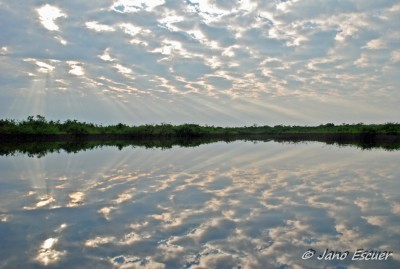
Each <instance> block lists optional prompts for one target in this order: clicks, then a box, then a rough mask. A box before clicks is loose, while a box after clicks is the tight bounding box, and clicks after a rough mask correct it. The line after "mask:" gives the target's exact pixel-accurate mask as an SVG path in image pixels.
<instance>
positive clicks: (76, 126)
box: [0, 115, 400, 138]
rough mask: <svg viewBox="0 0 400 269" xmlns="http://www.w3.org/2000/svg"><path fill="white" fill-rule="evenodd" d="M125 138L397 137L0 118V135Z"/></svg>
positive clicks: (371, 129) (391, 131) (369, 130)
mask: <svg viewBox="0 0 400 269" xmlns="http://www.w3.org/2000/svg"><path fill="white" fill-rule="evenodd" d="M96 134H110V135H112V134H113V135H128V136H131V137H177V138H179V137H180V138H196V137H206V136H231V135H263V134H270V135H278V134H369V135H374V134H388V135H398V134H400V124H399V123H385V124H369V125H366V124H363V123H358V124H341V125H335V124H333V123H327V124H321V125H319V126H295V125H293V126H290V125H288V126H285V125H275V126H273V127H271V126H267V125H266V126H257V125H256V124H254V125H253V126H250V127H246V126H245V127H225V128H223V127H215V126H200V125H197V124H182V125H172V124H165V123H162V124H156V125H149V124H146V125H140V126H128V125H125V124H122V123H119V124H116V125H109V126H102V125H94V124H92V123H86V122H79V121H77V120H67V121H65V122H60V121H47V120H46V119H45V118H44V117H43V116H40V115H37V116H36V117H33V116H29V117H28V118H27V119H26V120H24V121H15V120H9V119H0V135H74V136H85V135H96Z"/></svg>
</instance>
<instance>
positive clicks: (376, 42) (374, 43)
mask: <svg viewBox="0 0 400 269" xmlns="http://www.w3.org/2000/svg"><path fill="white" fill-rule="evenodd" d="M385 47H386V45H385V42H384V41H383V40H382V39H373V40H370V41H368V43H367V45H365V47H363V48H367V49H371V50H377V49H383V48H385Z"/></svg>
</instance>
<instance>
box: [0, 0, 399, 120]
mask: <svg viewBox="0 0 400 269" xmlns="http://www.w3.org/2000/svg"><path fill="white" fill-rule="evenodd" d="M0 15H1V16H0V17H1V19H0V24H1V26H2V29H4V31H3V32H2V35H1V36H0V57H1V59H2V61H1V63H0V70H1V75H0V81H1V86H0V96H1V98H0V100H1V101H0V104H1V106H0V113H1V114H2V115H4V116H6V117H11V118H25V117H26V116H28V115H31V114H36V113H41V114H44V115H45V116H46V117H48V118H59V119H66V118H71V117H73V118H76V119H79V120H88V121H94V122H97V123H115V122H120V121H122V122H126V123H129V124H142V123H149V122H171V123H183V122H195V123H200V124H216V125H243V124H253V123H257V124H269V125H274V124H280V123H283V124H319V123H322V122H335V123H342V122H387V121H396V120H398V119H396V113H398V104H399V102H400V95H399V94H398V88H399V86H400V78H399V73H398V70H399V67H400V66H399V65H400V50H399V47H400V41H399V40H400V30H399V29H398V19H399V16H400V1H393V0H391V1H372V0H371V1H370V0H367V1H361V0H353V1H351V0H347V1H341V2H340V4H338V3H337V2H335V1H330V2H326V3H324V4H323V5H321V3H320V2H319V1H313V0H305V1H295V0H288V1H278V0H277V1H268V2H266V1H256V0H254V1H251V0H246V1H244V0H243V1H223V0H214V1H196V0H189V1H182V2H179V1H167V0H152V1H143V0H118V1H117V0H115V1H105V0H104V1H103V0H102V1H97V2H96V3H95V4H94V3H91V2H83V1H78V0H73V1H68V2H65V1H51V2H48V3H46V2H43V1H42V2H41V3H40V4H39V3H37V2H36V1H24V3H19V2H8V3H4V2H3V3H0ZM32 100H35V102H32ZM21 107H22V109H21Z"/></svg>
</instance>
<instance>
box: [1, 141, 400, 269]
mask: <svg viewBox="0 0 400 269" xmlns="http://www.w3.org/2000/svg"><path fill="white" fill-rule="evenodd" d="M399 161H400V152H399V151H394V152H387V151H384V150H371V151H363V150H360V149H357V148H352V147H341V148H339V147H335V146H327V145H325V144H322V143H307V144H279V143H275V142H268V143H256V144H255V143H252V142H242V141H238V142H234V143H229V144H226V143H224V142H221V143H215V144H209V145H202V146H200V147H196V148H180V147H174V148H172V149H169V150H160V149H144V148H124V149H123V150H121V151H119V150H118V149H116V148H111V147H108V148H107V147H105V148H102V149H96V150H92V151H85V152H79V153H76V154H67V153H60V154H57V153H53V154H48V155H46V156H44V157H42V158H36V157H34V158H30V157H28V156H25V155H17V156H13V157H0V246H1V251H0V268H44V267H46V268H281V269H283V268H295V269H297V268H349V269H350V268H352V269H353V268H393V269H397V268H400V255H399V254H400V192H399V191H400V165H399V164H400V162H399ZM327 248H329V250H332V251H340V252H341V254H342V256H341V258H342V260H340V259H339V257H338V256H336V258H335V259H334V260H319V259H318V258H317V257H318V256H319V255H322V253H323V252H324V251H325V250H326V249H327ZM309 249H314V250H315V251H316V253H315V255H314V256H313V257H311V258H310V259H307V260H305V259H302V256H303V254H304V253H305V252H306V251H307V250H309ZM357 249H364V250H377V251H382V252H383V251H393V252H394V254H392V255H390V256H389V257H388V258H387V260H382V261H365V260H364V261H354V260H352V257H353V255H354V252H355V251H356V250H357ZM345 251H348V255H347V254H346V253H347V252H345ZM383 254H385V253H383ZM343 255H344V256H343ZM346 255H347V257H345V256H346ZM357 257H358V256H357ZM328 258H329V257H328Z"/></svg>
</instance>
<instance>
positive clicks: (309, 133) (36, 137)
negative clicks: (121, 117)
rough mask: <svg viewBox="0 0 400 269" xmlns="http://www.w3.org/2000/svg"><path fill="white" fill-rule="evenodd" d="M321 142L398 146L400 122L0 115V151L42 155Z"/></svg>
mask: <svg viewBox="0 0 400 269" xmlns="http://www.w3.org/2000/svg"><path fill="white" fill-rule="evenodd" d="M236 140H248V141H254V142H257V141H260V142H261V141H263V142H267V141H276V142H294V143H297V142H305V141H319V142H324V143H327V144H337V145H353V146H357V147H360V148H363V149H371V148H376V147H378V148H383V149H385V150H399V149H400V123H385V124H363V123H358V124H341V125H335V124H333V123H327V124H321V125H319V126H284V125H276V126H273V127H271V126H257V125H253V126H245V127H215V126H200V125H197V124H182V125H172V124H165V123H163V124H155V125H148V124H147V125H141V126H128V125H125V124H121V123H119V124H116V125H109V126H102V125H95V124H92V123H86V122H79V121H77V120H67V121H65V122H60V121H47V120H46V119H45V118H44V117H43V116H40V115H38V116H36V117H33V116H30V117H28V118H27V119H26V120H23V121H15V120H8V119H5V120H4V119H0V155H12V154H14V153H16V152H21V153H24V154H28V155H32V156H42V155H44V154H46V153H49V152H54V151H60V150H61V149H62V150H65V151H66V152H77V151H79V150H86V149H92V148H96V147H101V146H116V147H118V148H119V149H122V148H123V147H126V146H144V147H146V148H153V147H158V148H171V147H172V146H175V145H178V146H184V147H194V146H199V145H200V144H204V143H214V142H218V141H225V142H232V141H236Z"/></svg>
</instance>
